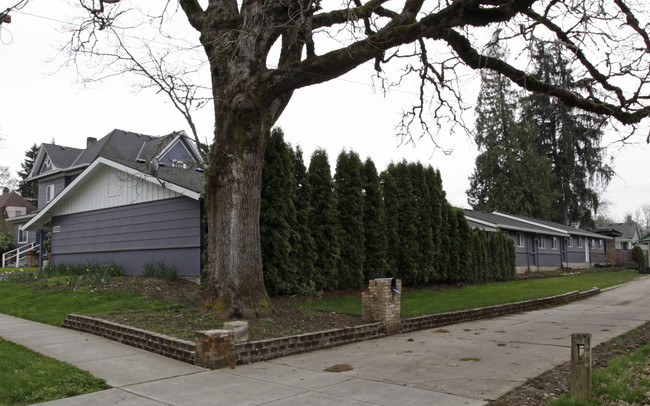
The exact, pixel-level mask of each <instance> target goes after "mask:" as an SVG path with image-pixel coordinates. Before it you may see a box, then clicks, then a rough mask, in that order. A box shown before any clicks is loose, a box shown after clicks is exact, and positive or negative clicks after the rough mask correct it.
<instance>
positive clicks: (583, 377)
mask: <svg viewBox="0 0 650 406" xmlns="http://www.w3.org/2000/svg"><path fill="white" fill-rule="evenodd" d="M570 379H571V380H570V381H569V391H570V393H571V397H572V398H573V399H574V400H580V401H588V400H589V399H590V398H591V334H587V333H584V334H571V378H570Z"/></svg>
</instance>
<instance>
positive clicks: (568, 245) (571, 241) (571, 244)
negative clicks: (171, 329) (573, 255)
mask: <svg viewBox="0 0 650 406" xmlns="http://www.w3.org/2000/svg"><path fill="white" fill-rule="evenodd" d="M567 241H568V242H567V247H569V248H571V247H573V237H569V238H567Z"/></svg>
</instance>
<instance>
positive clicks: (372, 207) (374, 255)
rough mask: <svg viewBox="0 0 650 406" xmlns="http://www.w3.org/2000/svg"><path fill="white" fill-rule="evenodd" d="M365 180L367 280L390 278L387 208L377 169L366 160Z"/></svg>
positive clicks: (363, 178)
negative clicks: (387, 256) (387, 255)
mask: <svg viewBox="0 0 650 406" xmlns="http://www.w3.org/2000/svg"><path fill="white" fill-rule="evenodd" d="M361 177H362V180H363V192H364V193H363V225H364V229H363V230H364V263H363V275H364V278H365V279H366V280H370V279H374V278H381V277H387V276H389V272H388V262H387V258H386V254H387V248H388V239H387V228H386V207H385V203H384V197H383V194H382V191H381V183H380V180H379V175H378V174H377V168H376V167H375V163H374V162H373V161H372V159H370V158H368V159H366V162H365V163H364V164H363V170H362V173H361Z"/></svg>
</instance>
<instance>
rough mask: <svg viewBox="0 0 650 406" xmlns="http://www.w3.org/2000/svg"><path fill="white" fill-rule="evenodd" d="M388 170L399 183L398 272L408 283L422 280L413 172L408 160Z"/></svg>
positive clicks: (412, 283) (397, 183)
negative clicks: (419, 263)
mask: <svg viewBox="0 0 650 406" xmlns="http://www.w3.org/2000/svg"><path fill="white" fill-rule="evenodd" d="M388 171H389V172H391V173H393V176H394V178H395V184H396V185H397V191H398V194H397V210H398V211H397V234H398V238H399V245H398V246H397V249H396V251H397V274H398V275H399V277H400V278H401V279H402V280H403V281H404V283H406V284H407V285H414V284H417V283H419V282H420V281H421V278H420V274H419V268H418V260H417V258H418V253H419V249H420V247H419V246H418V238H417V227H416V225H417V221H418V218H417V205H416V202H415V197H414V193H413V184H412V181H411V173H410V170H409V168H408V164H407V163H406V161H402V162H400V163H398V164H397V165H393V164H391V165H390V166H389V167H388Z"/></svg>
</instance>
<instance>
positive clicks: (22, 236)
mask: <svg viewBox="0 0 650 406" xmlns="http://www.w3.org/2000/svg"><path fill="white" fill-rule="evenodd" d="M27 241H29V231H25V230H23V229H22V227H21V228H19V229H18V243H19V244H26V243H27Z"/></svg>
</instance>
